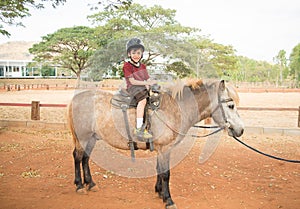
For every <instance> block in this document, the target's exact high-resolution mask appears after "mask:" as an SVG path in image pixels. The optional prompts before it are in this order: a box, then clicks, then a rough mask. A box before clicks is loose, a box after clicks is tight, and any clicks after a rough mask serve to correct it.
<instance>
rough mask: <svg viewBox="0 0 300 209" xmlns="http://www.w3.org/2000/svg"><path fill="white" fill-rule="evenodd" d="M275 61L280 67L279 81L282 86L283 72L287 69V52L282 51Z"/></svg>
mask: <svg viewBox="0 0 300 209" xmlns="http://www.w3.org/2000/svg"><path fill="white" fill-rule="evenodd" d="M273 59H274V61H275V62H276V63H277V64H278V65H279V79H277V80H279V83H280V85H282V81H283V71H284V70H285V69H286V68H287V59H286V52H285V51H284V50H280V51H279V52H278V54H277V56H276V57H274V58H273Z"/></svg>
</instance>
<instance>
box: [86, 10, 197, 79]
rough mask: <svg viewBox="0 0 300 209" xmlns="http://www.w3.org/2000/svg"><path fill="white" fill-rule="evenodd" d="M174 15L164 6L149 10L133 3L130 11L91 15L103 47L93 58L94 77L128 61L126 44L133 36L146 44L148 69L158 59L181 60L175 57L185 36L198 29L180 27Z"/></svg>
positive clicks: (103, 12) (145, 56)
mask: <svg viewBox="0 0 300 209" xmlns="http://www.w3.org/2000/svg"><path fill="white" fill-rule="evenodd" d="M175 14H176V11H175V10H171V9H163V8H162V7H161V6H153V7H150V8H147V7H145V6H141V5H139V4H132V5H131V6H130V7H129V8H119V9H117V10H115V11H109V10H106V11H102V12H99V13H96V14H94V15H91V16H89V18H90V19H91V20H92V21H93V22H94V23H95V24H98V27H96V33H97V34H99V37H98V40H99V43H98V45H99V46H102V47H101V48H100V49H99V50H98V51H97V52H96V53H95V54H94V56H93V57H92V59H91V63H93V65H92V68H91V71H93V73H92V74H93V75H96V74H103V73H104V72H103V71H106V70H108V69H111V68H112V66H114V65H115V63H116V62H118V61H119V60H120V59H124V58H126V57H127V54H126V51H125V45H126V42H127V40H129V39H130V38H131V37H134V36H137V37H139V38H141V39H142V40H143V41H144V44H145V48H146V51H145V53H144V58H143V62H144V63H146V64H147V65H148V66H151V65H155V64H156V61H157V58H161V59H165V61H166V59H167V60H169V61H173V62H174V61H178V60H176V58H178V56H177V55H176V54H178V51H180V50H181V49H182V47H183V46H184V44H183V42H184V38H183V37H187V36H188V35H191V34H193V33H196V32H198V31H199V30H198V29H195V28H191V27H184V26H182V25H180V24H179V23H178V22H177V21H176V20H175ZM112 46H113V47H112ZM105 56H106V57H105ZM168 64H170V63H168Z"/></svg>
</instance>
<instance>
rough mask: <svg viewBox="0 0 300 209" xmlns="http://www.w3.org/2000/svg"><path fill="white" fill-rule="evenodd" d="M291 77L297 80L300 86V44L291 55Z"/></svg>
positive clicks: (297, 84)
mask: <svg viewBox="0 0 300 209" xmlns="http://www.w3.org/2000/svg"><path fill="white" fill-rule="evenodd" d="M289 66H290V68H291V75H292V77H293V78H294V79H295V82H296V86H298V87H299V85H300V44H298V45H296V46H295V47H294V48H293V50H292V53H291V54H290V64H289Z"/></svg>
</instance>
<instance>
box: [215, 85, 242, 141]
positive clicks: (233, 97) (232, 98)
mask: <svg viewBox="0 0 300 209" xmlns="http://www.w3.org/2000/svg"><path fill="white" fill-rule="evenodd" d="M215 91H216V92H217V94H216V92H215V94H214V95H216V96H213V95H210V97H211V107H212V112H211V116H212V118H213V119H214V121H215V122H216V123H217V124H218V125H219V126H221V127H224V128H225V129H226V130H227V132H228V135H229V136H236V137H239V136H241V135H242V134H243V132H244V123H243V121H242V120H241V118H240V116H239V114H238V112H237V107H236V106H237V104H238V102H239V97H238V94H237V92H236V91H235V89H234V88H233V87H232V86H229V85H226V86H225V82H224V80H222V81H221V82H220V83H219V84H218V85H217V86H216V89H215Z"/></svg>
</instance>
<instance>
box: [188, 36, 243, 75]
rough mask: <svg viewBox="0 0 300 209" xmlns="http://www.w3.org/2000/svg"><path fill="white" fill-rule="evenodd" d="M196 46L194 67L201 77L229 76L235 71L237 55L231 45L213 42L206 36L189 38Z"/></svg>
mask: <svg viewBox="0 0 300 209" xmlns="http://www.w3.org/2000/svg"><path fill="white" fill-rule="evenodd" d="M190 42H191V43H192V45H194V46H195V47H196V48H197V52H196V54H195V56H194V60H196V62H195V61H194V63H195V69H196V70H197V71H199V72H197V74H198V73H200V74H201V75H202V77H230V76H231V74H233V73H234V72H235V71H237V62H238V60H237V57H236V55H235V50H234V48H233V47H232V46H226V45H222V44H219V43H215V42H213V41H212V40H210V39H209V38H206V37H196V38H193V39H191V40H190Z"/></svg>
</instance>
